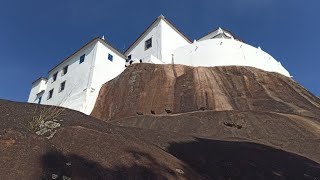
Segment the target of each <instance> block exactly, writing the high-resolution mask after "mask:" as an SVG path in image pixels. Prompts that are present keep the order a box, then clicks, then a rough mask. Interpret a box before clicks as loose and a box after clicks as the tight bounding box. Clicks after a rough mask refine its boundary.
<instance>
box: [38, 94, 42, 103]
mask: <svg viewBox="0 0 320 180" xmlns="http://www.w3.org/2000/svg"><path fill="white" fill-rule="evenodd" d="M41 99H42V96H40V97H39V99H38V104H40V103H41Z"/></svg>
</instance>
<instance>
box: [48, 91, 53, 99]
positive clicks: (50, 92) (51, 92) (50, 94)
mask: <svg viewBox="0 0 320 180" xmlns="http://www.w3.org/2000/svg"><path fill="white" fill-rule="evenodd" d="M52 95H53V89H51V90H50V91H49V94H48V99H51V98H52Z"/></svg>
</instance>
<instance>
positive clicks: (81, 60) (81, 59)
mask: <svg viewBox="0 0 320 180" xmlns="http://www.w3.org/2000/svg"><path fill="white" fill-rule="evenodd" d="M85 57H86V55H85V54H84V55H82V56H81V57H80V61H79V64H81V63H83V62H84V59H85Z"/></svg>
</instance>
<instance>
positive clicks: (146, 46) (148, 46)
mask: <svg viewBox="0 0 320 180" xmlns="http://www.w3.org/2000/svg"><path fill="white" fill-rule="evenodd" d="M151 47H152V38H150V39H148V40H146V41H145V42H144V50H147V49H149V48H151Z"/></svg>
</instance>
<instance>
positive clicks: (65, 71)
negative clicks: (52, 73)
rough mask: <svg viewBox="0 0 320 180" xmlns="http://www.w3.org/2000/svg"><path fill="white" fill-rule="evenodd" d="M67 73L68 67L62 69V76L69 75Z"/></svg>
mask: <svg viewBox="0 0 320 180" xmlns="http://www.w3.org/2000/svg"><path fill="white" fill-rule="evenodd" d="M67 72H68V66H65V67H64V68H63V69H62V73H61V76H64V75H65V74H67Z"/></svg>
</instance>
